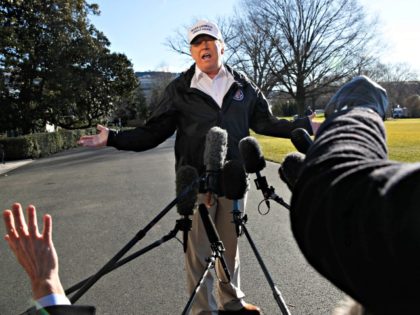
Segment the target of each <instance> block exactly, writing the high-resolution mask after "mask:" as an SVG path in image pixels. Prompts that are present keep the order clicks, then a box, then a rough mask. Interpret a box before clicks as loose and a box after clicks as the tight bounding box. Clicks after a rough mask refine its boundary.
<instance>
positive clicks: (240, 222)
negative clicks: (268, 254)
mask: <svg viewBox="0 0 420 315" xmlns="http://www.w3.org/2000/svg"><path fill="white" fill-rule="evenodd" d="M264 178H265V177H264ZM234 202H235V200H234ZM235 209H236V210H235ZM235 209H234V210H233V211H232V214H233V223H235V225H236V231H243V232H244V234H245V236H246V238H247V240H248V242H249V245H251V248H252V251H253V252H254V254H255V257H256V258H257V260H258V263H259V264H260V266H261V269H262V271H263V273H264V276H265V278H266V279H267V282H268V284H269V285H270V288H271V290H272V292H273V296H274V299H275V300H276V302H277V305H278V306H279V308H280V310H281V312H282V314H283V315H290V311H289V309H288V308H287V305H286V302H285V301H284V299H283V296H282V295H281V292H280V290H279V289H278V288H277V287H276V285H275V283H274V281H273V278H272V277H271V275H270V273H269V272H268V269H267V267H266V266H265V264H264V261H263V260H262V258H261V255H260V253H259V252H258V249H257V247H256V246H255V243H254V241H253V240H252V238H251V235H250V234H249V232H248V229H247V228H246V226H245V224H246V222H247V221H248V216H247V215H244V216H242V212H241V211H240V210H238V209H237V208H235ZM238 236H239V235H238Z"/></svg>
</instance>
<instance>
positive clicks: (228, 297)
mask: <svg viewBox="0 0 420 315" xmlns="http://www.w3.org/2000/svg"><path fill="white" fill-rule="evenodd" d="M203 198H204V195H203V194H199V195H198V203H200V202H201V201H202V200H204V199H203ZM244 200H246V196H245V198H244V199H242V200H241V201H240V209H241V210H242V209H245V208H244V204H245V202H244ZM232 209H233V203H232V201H231V200H228V199H226V198H224V197H221V198H218V199H217V200H216V201H215V202H214V205H213V206H212V207H211V208H210V209H208V210H209V214H210V216H211V217H212V219H213V222H214V224H215V226H216V229H217V232H218V233H219V236H220V239H221V241H222V242H223V245H224V247H225V252H224V257H225V261H226V264H227V267H228V269H229V272H230V276H231V282H230V283H222V282H220V281H217V279H216V291H217V295H218V303H217V302H216V298H215V295H214V293H213V286H214V280H215V279H214V276H213V274H212V272H210V273H208V274H207V277H206V279H205V281H204V283H203V284H202V286H201V287H200V290H199V291H198V293H197V295H196V298H195V300H194V303H193V306H192V309H191V310H192V311H191V313H190V314H192V315H216V314H217V310H218V309H225V310H238V309H240V308H242V306H243V303H244V302H243V300H242V299H243V298H244V296H245V295H244V293H243V292H242V291H241V289H240V276H239V249H238V238H237V236H236V231H235V224H234V223H232V221H233V216H232ZM242 211H243V210H242ZM210 255H211V249H210V242H209V240H208V237H207V234H206V230H205V228H204V226H203V222H202V220H201V217H200V213H199V212H198V210H196V211H195V213H194V215H193V217H192V229H191V231H190V233H188V248H187V253H186V255H185V261H186V272H187V285H188V292H189V294H191V293H192V292H193V290H194V288H195V287H196V285H197V283H198V281H199V279H200V277H201V276H202V274H203V271H204V270H205V268H206V266H207V262H206V258H208V257H209V256H210ZM216 272H217V275H218V277H219V278H220V279H224V278H225V277H224V271H223V269H222V267H221V266H220V263H219V262H216Z"/></svg>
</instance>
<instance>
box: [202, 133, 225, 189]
mask: <svg viewBox="0 0 420 315" xmlns="http://www.w3.org/2000/svg"><path fill="white" fill-rule="evenodd" d="M226 152H227V132H226V130H224V129H222V128H219V127H213V128H211V129H210V130H209V131H208V132H207V136H206V143H205V147H204V165H205V166H206V187H205V189H206V191H210V192H212V193H216V194H219V193H220V189H219V175H220V170H221V169H222V168H223V164H224V163H225V158H226Z"/></svg>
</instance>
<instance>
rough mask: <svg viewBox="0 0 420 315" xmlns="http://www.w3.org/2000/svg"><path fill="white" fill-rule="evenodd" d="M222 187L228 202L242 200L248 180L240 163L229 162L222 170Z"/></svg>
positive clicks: (236, 161) (237, 161)
mask: <svg viewBox="0 0 420 315" xmlns="http://www.w3.org/2000/svg"><path fill="white" fill-rule="evenodd" d="M222 187H223V190H224V193H225V196H226V198H228V199H230V200H239V199H242V198H243V197H244V195H245V193H246V191H247V189H248V180H247V177H246V173H245V169H244V166H243V164H242V162H241V161H239V160H230V161H227V162H226V163H225V165H224V166H223V170H222Z"/></svg>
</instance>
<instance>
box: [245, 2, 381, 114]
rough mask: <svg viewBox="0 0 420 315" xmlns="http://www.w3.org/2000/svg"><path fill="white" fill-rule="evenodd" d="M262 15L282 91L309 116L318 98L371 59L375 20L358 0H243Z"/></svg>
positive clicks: (260, 17) (257, 14)
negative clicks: (310, 106) (312, 101)
mask: <svg viewBox="0 0 420 315" xmlns="http://www.w3.org/2000/svg"><path fill="white" fill-rule="evenodd" d="M242 1H243V7H244V6H246V7H247V8H248V9H249V10H252V12H250V13H253V15H254V16H258V19H259V24H258V25H260V29H261V30H265V32H266V35H268V37H269V40H270V41H271V44H272V45H275V52H276V53H275V54H272V56H273V57H272V58H270V68H271V71H272V72H273V73H274V74H275V75H276V77H277V80H278V82H279V89H280V91H283V92H287V93H288V94H289V95H290V96H291V97H292V98H293V99H294V100H295V102H296V104H297V107H298V113H299V114H303V112H304V109H305V107H306V106H305V105H306V102H307V100H308V99H314V98H316V97H318V96H319V95H321V94H323V93H325V92H326V89H327V88H328V87H330V86H331V85H334V84H337V83H338V84H339V83H341V81H342V80H343V79H346V78H348V77H349V76H351V75H352V74H354V73H355V72H356V71H357V69H359V68H363V67H364V65H365V64H368V63H369V62H370V60H371V57H369V56H371V53H370V52H369V47H370V46H369V43H371V42H372V40H373V39H374V38H375V36H374V33H375V26H376V25H377V22H376V21H375V20H372V21H370V20H368V19H367V18H366V16H365V14H364V10H363V8H362V7H361V6H360V5H359V4H358V2H357V0H260V1H254V0H242Z"/></svg>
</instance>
